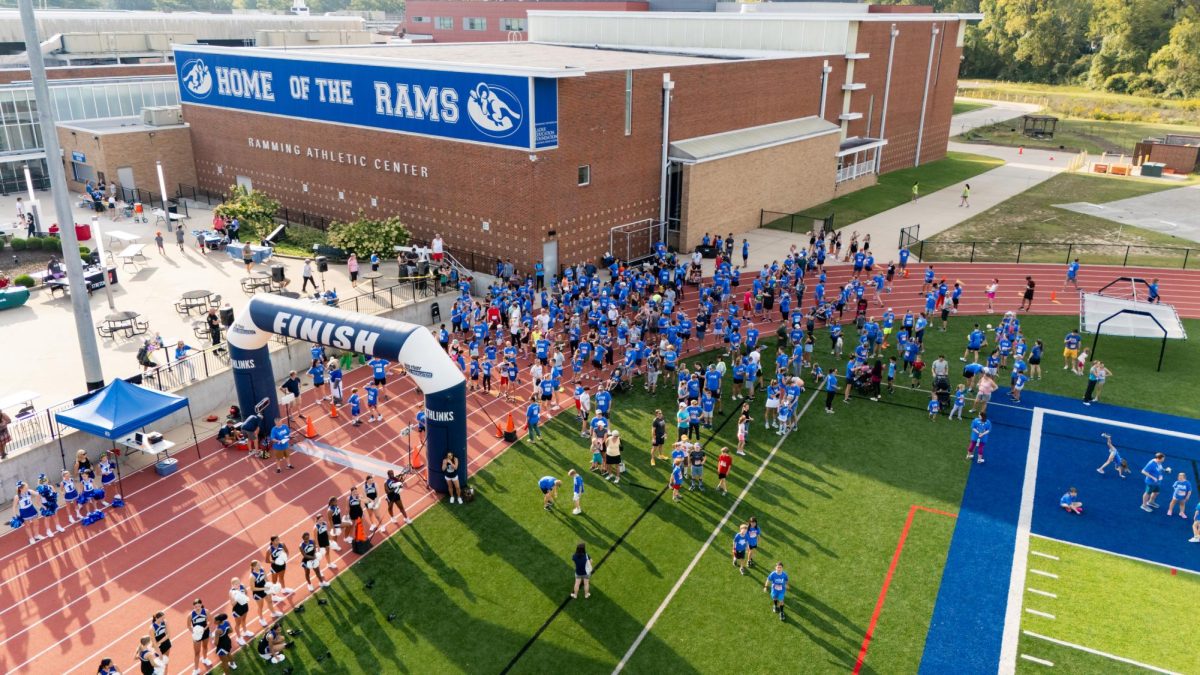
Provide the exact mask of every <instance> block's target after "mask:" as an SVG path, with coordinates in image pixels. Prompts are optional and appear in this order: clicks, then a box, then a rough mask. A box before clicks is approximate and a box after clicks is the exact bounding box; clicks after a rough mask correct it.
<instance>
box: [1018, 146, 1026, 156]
mask: <svg viewBox="0 0 1200 675" xmlns="http://www.w3.org/2000/svg"><path fill="white" fill-rule="evenodd" d="M1017 154H1018V155H1023V154H1025V146H1023V145H1022V146H1019V147H1018V148H1017Z"/></svg>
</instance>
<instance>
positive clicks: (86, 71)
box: [0, 63, 175, 84]
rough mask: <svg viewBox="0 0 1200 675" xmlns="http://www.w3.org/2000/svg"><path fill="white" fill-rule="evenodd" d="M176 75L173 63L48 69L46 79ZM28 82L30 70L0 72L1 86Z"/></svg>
mask: <svg viewBox="0 0 1200 675" xmlns="http://www.w3.org/2000/svg"><path fill="white" fill-rule="evenodd" d="M174 74H175V64H173V63H154V64H146V65H121V66H80V67H71V68H47V69H46V77H47V78H48V79H51V80H73V79H83V78H96V77H149V76H152V75H174ZM28 81H29V71H28V70H23V69H22V70H0V84H11V83H13V82H28Z"/></svg>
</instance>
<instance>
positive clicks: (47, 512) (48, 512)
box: [40, 507, 54, 518]
mask: <svg viewBox="0 0 1200 675" xmlns="http://www.w3.org/2000/svg"><path fill="white" fill-rule="evenodd" d="M40 513H41V514H42V517H43V518H49V517H50V516H52V515H54V509H51V508H49V507H43V508H42V510H41V511H40Z"/></svg>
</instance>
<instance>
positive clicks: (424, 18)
mask: <svg viewBox="0 0 1200 675" xmlns="http://www.w3.org/2000/svg"><path fill="white" fill-rule="evenodd" d="M409 21H410V22H412V23H429V17H427V16H414V17H412V18H411V19H409Z"/></svg>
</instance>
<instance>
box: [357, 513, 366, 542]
mask: <svg viewBox="0 0 1200 675" xmlns="http://www.w3.org/2000/svg"><path fill="white" fill-rule="evenodd" d="M366 540H367V529H366V528H365V527H363V521H362V518H355V519H354V541H366Z"/></svg>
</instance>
